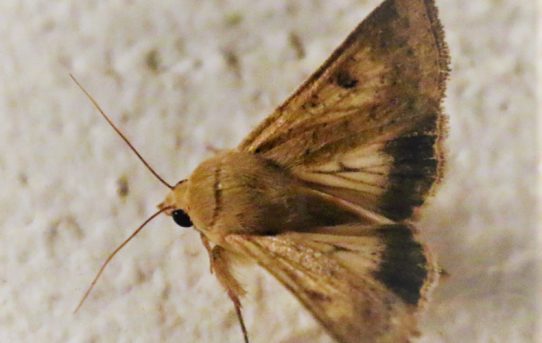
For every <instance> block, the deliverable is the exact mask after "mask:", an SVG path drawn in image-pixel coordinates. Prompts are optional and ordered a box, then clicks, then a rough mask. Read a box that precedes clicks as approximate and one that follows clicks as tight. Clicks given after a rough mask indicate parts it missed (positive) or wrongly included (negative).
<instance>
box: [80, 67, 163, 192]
mask: <svg viewBox="0 0 542 343" xmlns="http://www.w3.org/2000/svg"><path fill="white" fill-rule="evenodd" d="M70 77H71V79H72V80H73V82H75V84H76V85H77V86H78V87H79V88H80V89H81V90H82V91H83V93H85V95H86V96H87V98H88V99H89V100H90V102H91V103H92V104H93V105H94V107H96V109H97V110H98V112H100V114H101V115H102V117H104V119H105V120H106V121H107V122H108V123H109V125H111V127H112V128H113V130H115V131H116V132H117V134H118V135H119V136H120V138H122V139H123V140H124V142H126V144H128V146H129V147H130V149H132V151H133V152H134V153H135V154H136V156H137V157H138V158H139V160H140V161H141V162H143V164H144V165H145V167H147V169H149V171H150V172H151V173H152V174H153V175H154V176H155V177H156V178H157V179H158V180H159V181H160V182H162V183H163V184H164V185H165V186H166V187H168V188H169V189H173V186H172V185H170V184H169V183H168V182H166V181H165V180H164V179H163V178H162V177H161V176H160V175H159V174H158V173H157V172H156V171H155V170H154V169H152V167H151V166H150V164H148V163H147V161H145V159H144V158H143V156H141V154H140V153H139V152H138V151H137V150H136V148H134V146H133V145H132V143H130V141H129V140H128V138H126V136H124V134H123V133H122V132H121V131H120V130H119V129H118V128H117V127H116V126H115V124H114V123H113V121H112V120H111V118H109V116H108V115H107V114H105V112H104V110H102V108H101V107H100V105H98V102H97V101H96V100H94V98H93V97H92V95H90V93H89V92H87V90H86V89H85V88H84V87H83V86H82V85H81V84H80V83H79V81H77V79H76V78H75V76H73V75H72V74H70Z"/></svg>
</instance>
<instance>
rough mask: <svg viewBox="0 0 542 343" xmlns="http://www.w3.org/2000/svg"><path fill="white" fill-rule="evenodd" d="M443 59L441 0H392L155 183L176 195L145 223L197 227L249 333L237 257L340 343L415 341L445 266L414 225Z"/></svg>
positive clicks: (439, 163) (437, 143)
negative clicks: (166, 218)
mask: <svg viewBox="0 0 542 343" xmlns="http://www.w3.org/2000/svg"><path fill="white" fill-rule="evenodd" d="M448 65H449V56H448V50H447V47H446V43H445V41H444V35H443V29H442V26H441V24H440V22H439V19H438V17H437V10H436V7H435V4H434V3H433V0H386V1H384V2H383V3H382V4H381V5H380V6H379V7H378V8H376V9H375V10H374V11H373V12H372V13H371V14H370V15H369V16H368V17H367V18H366V19H365V20H364V21H363V22H362V23H361V24H360V25H359V26H358V27H357V28H356V29H355V30H354V31H353V32H352V33H351V34H350V35H349V36H348V38H347V39H346V41H345V42H344V43H343V44H342V45H341V46H340V47H339V48H338V49H337V50H336V51H335V52H334V53H333V54H332V55H331V57H330V58H329V59H328V60H327V61H326V62H325V63H324V65H323V66H322V67H320V69H318V70H317V71H316V73H314V75H312V76H311V77H310V78H309V79H308V80H307V81H306V82H305V83H304V84H303V85H302V86H301V87H300V88H299V89H298V90H297V91H296V92H295V93H294V94H293V95H292V96H291V97H290V98H289V99H288V100H287V101H286V102H285V103H284V104H283V105H282V106H280V107H279V108H277V109H276V111H275V112H274V113H273V114H272V115H271V116H269V117H268V118H267V119H266V120H265V121H264V122H263V123H262V124H261V125H259V126H258V127H257V128H256V129H255V130H254V131H253V132H252V133H251V134H249V136H248V137H247V138H246V139H245V140H244V141H243V142H242V143H241V144H240V145H239V146H238V147H237V148H235V149H232V150H229V151H224V152H220V153H218V154H217V155H215V156H214V157H212V158H210V159H208V160H206V161H204V162H203V163H201V164H200V165H199V167H197V168H196V170H194V172H193V173H192V175H190V176H189V177H188V179H186V180H182V181H180V182H178V183H177V184H176V185H175V186H170V185H169V184H167V183H166V182H165V181H163V180H162V179H161V178H160V180H161V181H162V182H163V183H164V184H166V185H167V186H168V187H169V188H170V189H171V192H170V193H169V194H168V195H167V196H166V199H165V200H164V201H163V202H162V203H161V204H160V205H159V208H160V211H158V212H157V213H155V214H154V215H153V216H152V217H151V218H149V219H148V220H147V221H146V222H145V223H144V224H146V223H147V222H148V221H149V220H151V219H152V218H154V217H155V216H156V215H158V214H159V213H166V214H167V215H170V216H172V217H173V219H174V220H175V222H176V223H177V224H179V225H181V226H185V227H189V226H192V224H193V226H194V228H195V229H196V230H198V231H199V232H200V234H201V239H202V242H203V244H204V246H205V248H206V249H207V250H208V252H209V256H210V261H211V269H212V271H213V272H214V274H215V275H216V276H217V278H218V280H219V281H220V283H221V284H222V286H224V288H225V289H226V291H227V293H228V295H229V297H230V298H231V299H232V301H233V303H234V305H235V309H236V311H237V314H238V317H239V320H240V323H241V327H242V329H243V334H244V339H245V341H248V337H247V333H246V330H245V327H244V324H243V320H242V316H241V310H240V308H241V305H240V298H241V296H242V295H243V294H244V290H243V288H242V287H241V285H240V284H239V282H237V280H236V279H235V278H234V276H233V274H232V273H231V260H232V258H234V257H235V258H238V257H243V258H246V259H249V260H252V261H254V262H256V263H258V264H259V265H261V266H262V267H263V268H265V269H266V270H267V271H268V272H270V273H271V274H272V275H274V276H275V277H276V278H277V279H278V280H279V281H280V282H281V283H282V284H284V285H285V286H286V288H288V289H289V290H290V291H291V292H293V294H294V295H295V296H296V297H297V298H298V299H299V300H300V301H301V302H302V303H303V305H304V306H305V307H306V308H307V309H308V310H309V311H310V312H311V313H312V314H313V315H314V317H315V318H316V319H317V320H318V321H319V322H320V323H321V324H322V325H323V326H324V327H325V328H326V329H327V330H328V332H329V333H330V335H331V336H333V337H334V338H335V339H336V340H337V341H338V342H344V343H354V342H356V343H357V342H407V341H409V339H410V337H412V336H414V335H416V333H417V330H416V317H417V314H418V313H419V310H420V308H421V307H422V306H423V305H424V303H425V302H426V299H427V296H428V292H429V290H430V289H431V288H432V287H433V286H434V285H435V284H436V281H437V278H438V274H439V269H438V267H437V265H436V263H435V261H434V260H433V258H432V257H431V255H430V253H429V252H428V250H427V248H426V247H425V245H424V244H423V243H422V242H420V240H419V238H418V235H417V233H416V229H415V228H414V227H413V226H412V224H411V221H412V220H413V219H414V218H413V217H414V214H415V212H416V210H417V209H418V208H419V207H420V206H421V205H423V203H424V201H425V199H426V198H427V196H428V195H429V194H431V192H432V190H433V188H434V185H435V184H436V183H438V181H439V180H440V178H441V174H442V168H443V160H444V158H443V151H442V146H441V141H442V139H443V136H444V134H445V123H446V120H445V116H444V115H443V114H442V109H441V102H442V99H443V96H444V91H445V83H446V79H447V75H448ZM95 105H96V104H95ZM98 109H99V108H98ZM100 111H101V110H100ZM101 112H102V114H104V113H103V111H101ZM104 116H105V114H104ZM106 119H107V120H108V121H109V119H108V118H107V117H106ZM115 129H116V128H115ZM117 132H118V130H117ZM119 133H120V132H119ZM123 138H124V137H123ZM138 156H139V155H138ZM139 157H140V156H139ZM151 171H152V170H151ZM153 173H154V171H153ZM155 175H157V174H155ZM158 177H159V176H158ZM142 227H143V225H142V226H141V227H140V228H138V230H136V232H135V233H134V234H133V235H132V236H131V237H130V238H129V239H131V238H132V237H133V236H134V235H135V234H137V232H139V230H141V228H142ZM129 239H128V240H129ZM128 240H127V241H128ZM127 241H125V242H124V243H123V244H122V245H121V246H120V247H119V248H118V249H117V250H115V252H114V253H113V254H112V255H111V256H110V257H109V258H108V260H107V261H106V263H105V264H107V263H108V262H109V261H110V260H111V258H112V257H113V255H114V254H115V253H116V252H117V251H118V250H119V249H120V248H122V246H124V244H125V243H126V242H127ZM105 264H104V266H102V269H101V270H100V271H99V273H98V276H99V275H100V274H101V272H102V271H103V268H104V267H105ZM98 276H97V277H98ZM97 277H96V279H97ZM96 279H95V280H94V281H93V283H92V285H91V288H92V286H93V285H94V283H95V282H96ZM89 291H90V288H89V290H88V291H87V293H86V294H85V297H84V298H86V296H87V295H88V292H89ZM84 298H83V300H84Z"/></svg>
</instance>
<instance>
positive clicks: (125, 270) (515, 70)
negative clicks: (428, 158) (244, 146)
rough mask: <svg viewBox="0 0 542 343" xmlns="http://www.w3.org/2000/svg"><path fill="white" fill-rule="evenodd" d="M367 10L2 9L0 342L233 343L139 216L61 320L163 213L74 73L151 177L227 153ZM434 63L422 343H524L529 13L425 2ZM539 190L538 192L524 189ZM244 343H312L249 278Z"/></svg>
mask: <svg viewBox="0 0 542 343" xmlns="http://www.w3.org/2000/svg"><path fill="white" fill-rule="evenodd" d="M377 3H378V1H376V0H367V1H365V0H358V1H354V0H338V1H324V0H321V1H295V2H294V1H290V2H288V1H249V0H229V1H218V0H215V1H197V0H184V1H181V0H179V1H173V0H160V1H146V0H132V1H129V0H124V1H122V0H116V1H77V2H76V1H73V2H70V1H49V0H33V1H31V0H28V1H17V0H2V1H1V2H0V37H1V39H0V123H1V124H0V176H1V177H0V189H2V192H0V342H38V341H39V342H68V341H69V342H158V341H163V342H239V341H240V334H239V328H238V327H237V322H236V319H235V315H234V312H233V309H232V306H231V304H230V302H229V300H228V299H227V297H226V296H225V295H224V293H223V291H222V290H221V289H220V288H219V286H218V284H217V282H216V281H215V279H214V277H213V276H211V275H210V274H209V272H208V261H207V256H206V254H205V252H204V250H203V248H202V246H201V244H200V242H199V239H198V235H197V233H196V232H195V231H193V230H180V229H179V228H178V227H177V226H176V225H175V224H173V223H172V222H171V220H170V219H168V218H160V219H157V220H156V221H155V222H154V223H153V224H151V226H150V227H149V228H148V229H147V230H146V231H144V232H143V233H142V234H141V235H140V236H139V237H138V238H137V239H136V240H135V241H134V242H132V243H131V244H130V245H129V246H128V247H126V248H125V249H124V251H122V252H121V254H120V255H119V256H118V258H117V259H116V260H115V261H114V262H113V264H112V265H111V266H110V267H109V269H107V270H106V272H105V275H104V277H103V279H102V280H101V281H100V282H99V283H98V285H97V288H96V289H95V292H94V293H93V294H92V296H91V297H90V298H89V300H88V302H87V303H86V305H85V306H84V307H83V308H82V310H81V311H80V312H79V313H78V314H77V315H75V316H74V315H73V314H72V310H73V308H74V306H75V305H76V303H77V301H78V300H79V297H80V296H81V293H82V292H83V290H84V288H85V287H86V286H87V285H88V282H89V281H90V278H91V277H92V276H93V273H94V272H95V271H96V269H97V267H98V266H99V264H100V263H101V261H102V260H103V259H104V257H105V256H106V255H107V254H108V253H109V252H110V251H111V250H112V249H113V248H114V247H115V246H116V245H117V244H118V243H119V242H120V241H121V240H122V239H123V238H124V237H126V236H127V235H128V234H129V232H131V230H132V229H133V228H135V226H137V225H138V224H139V223H140V222H142V221H143V219H144V218H145V217H146V216H148V215H149V214H150V213H151V212H152V211H153V210H154V208H155V205H156V204H157V203H159V202H160V201H161V200H162V197H163V196H164V195H165V193H166V189H165V188H164V187H163V186H162V185H161V184H159V183H158V182H156V181H155V180H154V179H153V178H152V177H151V176H150V174H149V173H148V172H147V171H146V170H145V169H144V168H143V167H142V166H141V165H140V163H139V162H138V161H137V160H136V159H135V158H134V156H133V155H132V154H131V153H130V152H129V151H128V150H127V149H126V147H125V146H124V145H123V143H122V142H121V140H120V139H119V138H118V137H117V136H116V135H115V134H114V133H113V132H112V130H111V129H110V128H109V127H107V126H106V124H105V123H104V121H103V120H102V119H101V118H99V117H98V115H97V114H96V113H95V111H94V110H93V109H92V107H91V106H90V104H89V103H88V101H87V100H86V99H85V98H84V96H83V95H82V94H81V92H80V91H79V90H78V89H77V88H76V87H75V86H74V84H73V83H72V82H71V81H70V79H69V77H68V73H69V72H72V73H74V74H75V75H76V76H77V77H78V78H79V79H80V81H81V82H82V83H83V84H85V85H86V86H87V88H88V89H89V91H90V92H91V93H92V94H93V95H94V96H95V97H96V99H97V100H98V101H99V103H100V104H101V105H102V106H103V107H104V108H105V109H106V110H107V111H108V112H109V113H110V114H111V116H112V117H114V118H115V120H116V121H117V122H118V123H119V126H121V127H122V129H123V130H124V131H125V132H126V133H127V135H128V136H129V137H130V138H131V140H132V142H133V143H134V144H135V145H136V146H137V147H139V149H140V150H141V152H142V153H143V154H144V156H146V157H147V158H148V160H149V162H150V163H151V164H152V165H154V166H155V168H156V169H157V170H158V171H160V172H161V173H162V174H163V175H164V176H165V177H166V179H168V180H170V181H171V182H175V181H176V180H179V179H181V178H184V177H186V176H187V175H188V174H189V173H190V171H191V170H192V169H193V168H194V167H195V166H196V165H197V164H198V161H201V160H202V159H203V158H204V157H205V156H206V155H208V154H209V153H208V152H207V151H206V148H205V146H206V145H208V144H211V145H213V146H215V147H218V148H222V147H233V146H235V145H236V144H237V143H238V142H239V141H240V139H241V138H242V137H243V136H244V135H245V134H246V133H247V132H248V131H249V130H250V128H251V127H253V126H254V125H255V124H256V123H257V122H259V121H260V120H261V119H262V118H263V117H264V116H265V115H266V114H267V113H269V112H270V111H271V110H272V109H273V108H274V107H275V106H277V105H278V104H280V102H281V101H282V100H283V99H284V98H285V97H286V96H287V95H288V94H289V93H291V92H292V90H293V89H294V88H295V87H297V86H298V85H299V84H300V83H301V82H302V81H303V79H304V78H305V77H307V76H308V75H309V73H310V72H312V71H313V70H315V69H316V68H317V67H318V65H319V64H320V63H321V62H322V61H323V60H324V59H325V58H326V57H327V56H328V54H329V53H330V52H331V51H332V50H333V48H334V47H335V46H337V45H338V44H339V42H341V41H342V39H343V38H344V37H345V36H346V35H347V34H348V33H349V31H350V30H352V29H353V28H354V27H355V25H356V24H357V23H358V22H359V21H360V20H361V19H362V18H363V17H364V16H365V15H366V14H367V13H368V12H369V10H371V9H372V8H374V7H375V6H376V5H377ZM438 5H439V7H440V12H441V19H442V21H443V23H444V25H445V28H446V33H447V40H448V42H449V45H450V48H451V54H452V61H453V63H452V68H453V72H452V75H451V80H450V83H449V92H448V98H447V100H446V103H445V105H446V111H447V112H448V113H449V114H450V134H449V139H448V141H447V146H448V149H449V169H448V174H447V177H446V179H445V181H444V183H443V185H442V187H441V189H440V191H439V192H438V194H437V196H436V197H435V198H434V200H433V201H432V203H431V204H430V206H428V207H427V208H426V209H425V211H424V215H423V218H422V220H421V223H420V227H421V228H423V230H424V231H423V232H424V236H425V237H426V238H427V240H428V241H429V242H431V245H432V247H433V250H434V251H435V252H436V254H438V256H439V258H440V261H441V264H442V265H443V266H444V268H445V269H446V270H447V271H448V272H449V273H450V277H449V278H448V279H447V280H446V281H444V282H443V283H442V284H441V286H440V287H439V288H438V289H437V290H436V292H435V294H434V299H433V302H432V303H431V306H430V308H429V311H428V312H427V315H426V316H425V317H424V321H423V323H422V325H421V329H422V332H423V333H424V335H423V336H422V339H421V341H422V342H456V341H457V339H458V337H461V338H464V341H469V342H529V341H534V336H533V335H534V330H535V320H536V318H537V316H538V314H537V309H536V305H537V304H538V300H537V299H536V298H535V291H538V293H539V291H540V286H539V285H538V286H537V283H536V269H535V267H536V265H537V262H538V261H539V260H538V259H537V255H536V254H537V241H536V239H535V237H536V225H537V223H536V219H537V217H536V215H535V209H536V203H537V195H539V190H538V189H537V187H536V170H537V148H536V145H535V143H536V133H537V132H536V124H537V118H536V114H537V113H536V109H537V103H536V101H535V98H536V82H537V80H536V73H535V69H536V68H535V62H536V50H535V44H534V35H535V32H536V19H537V14H536V11H535V3H534V1H516V0H492V1H491V0H477V1H471V0H457V1H442V0H441V1H438ZM537 193H538V194H537ZM242 277H243V280H244V282H245V284H246V285H247V288H248V290H249V295H248V296H247V297H246V299H245V301H244V304H245V317H246V321H247V324H248V328H249V331H250V334H251V336H252V338H253V342H255V343H258V342H329V338H327V336H325V334H324V333H323V331H322V330H321V329H320V328H319V327H318V325H317V324H316V323H315V322H314V321H313V319H312V318H311V317H310V316H309V315H308V314H307V313H306V312H305V311H304V310H303V308H302V307H301V306H300V305H299V304H298V303H297V301H296V300H295V299H294V298H293V297H292V296H291V295H290V294H289V293H288V292H287V291H286V290H285V289H283V288H282V287H281V286H280V285H279V284H278V283H277V282H276V281H274V280H273V279H272V278H271V277H270V276H267V275H266V274H265V273H263V272H262V271H260V270H259V269H258V268H256V267H254V268H249V269H247V270H245V271H244V273H243V275H242Z"/></svg>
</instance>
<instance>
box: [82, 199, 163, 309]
mask: <svg viewBox="0 0 542 343" xmlns="http://www.w3.org/2000/svg"><path fill="white" fill-rule="evenodd" d="M171 209H173V207H172V206H168V207H164V208H162V209H160V210H158V211H156V212H155V213H154V214H153V215H151V216H150V217H149V218H147V220H145V221H144V222H143V224H141V225H139V227H138V228H137V229H135V231H134V232H133V233H132V234H131V235H130V236H129V237H128V238H126V239H125V240H124V242H122V243H121V244H120V245H119V246H118V247H117V248H116V249H115V250H113V252H112V253H111V254H109V256H108V257H107V259H106V260H105V261H104V262H103V263H102V266H101V267H100V269H99V270H98V273H96V276H95V277H94V279H93V280H92V282H91V283H90V286H89V287H88V288H87V290H86V292H85V294H84V295H83V297H82V298H81V300H80V301H79V304H78V305H77V307H76V308H75V310H74V311H73V313H77V311H79V309H80V308H81V306H82V305H83V303H84V302H85V300H86V299H87V298H88V296H89V294H90V292H91V291H92V289H93V288H94V285H96V282H97V281H98V279H99V278H100V276H101V275H102V273H103V271H104V269H105V267H107V265H108V264H109V262H111V260H112V259H113V257H115V255H116V254H117V253H118V252H119V251H120V250H121V249H122V248H124V246H125V245H126V244H128V242H129V241H131V240H132V238H134V237H135V236H136V235H137V234H138V233H139V232H140V231H141V230H142V229H143V228H144V227H145V225H147V224H148V223H149V222H150V221H151V220H153V219H154V218H156V216H158V215H159V214H161V213H162V212H164V211H167V210H171Z"/></svg>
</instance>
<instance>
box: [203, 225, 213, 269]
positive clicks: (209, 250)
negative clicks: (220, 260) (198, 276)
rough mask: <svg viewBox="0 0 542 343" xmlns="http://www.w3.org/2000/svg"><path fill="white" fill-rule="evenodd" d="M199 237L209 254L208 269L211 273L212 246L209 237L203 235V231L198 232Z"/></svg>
mask: <svg viewBox="0 0 542 343" xmlns="http://www.w3.org/2000/svg"><path fill="white" fill-rule="evenodd" d="M200 237H201V243H203V246H204V247H205V250H207V254H208V255H209V271H210V272H211V274H212V273H213V257H212V250H213V249H212V248H211V243H210V242H209V239H208V238H207V237H205V235H204V234H203V233H200Z"/></svg>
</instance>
